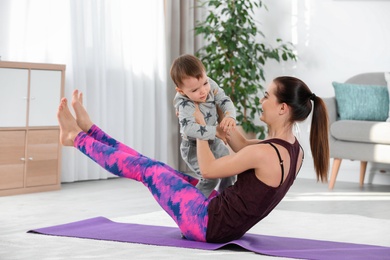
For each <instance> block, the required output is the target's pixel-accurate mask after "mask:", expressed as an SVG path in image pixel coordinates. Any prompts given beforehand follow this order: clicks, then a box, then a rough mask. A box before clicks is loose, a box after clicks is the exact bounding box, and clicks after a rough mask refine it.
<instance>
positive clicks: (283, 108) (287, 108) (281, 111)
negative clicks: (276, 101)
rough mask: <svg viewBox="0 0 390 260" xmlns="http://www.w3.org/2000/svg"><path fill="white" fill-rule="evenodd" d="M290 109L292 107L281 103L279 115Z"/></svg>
mask: <svg viewBox="0 0 390 260" xmlns="http://www.w3.org/2000/svg"><path fill="white" fill-rule="evenodd" d="M289 110H290V107H289V106H288V105H287V104H286V103H282V104H280V109H279V115H284V114H286V113H287V112H288V111H289Z"/></svg>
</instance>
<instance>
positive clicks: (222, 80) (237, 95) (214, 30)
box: [195, 0, 296, 138]
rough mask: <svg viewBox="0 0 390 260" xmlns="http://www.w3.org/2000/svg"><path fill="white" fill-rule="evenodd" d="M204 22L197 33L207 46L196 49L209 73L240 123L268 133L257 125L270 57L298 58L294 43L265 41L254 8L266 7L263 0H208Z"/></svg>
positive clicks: (253, 130)
mask: <svg viewBox="0 0 390 260" xmlns="http://www.w3.org/2000/svg"><path fill="white" fill-rule="evenodd" d="M200 3H201V6H200V7H202V8H207V11H208V15H207V17H206V19H205V20H204V21H197V23H196V26H195V34H196V35H202V36H203V39H204V40H205V43H206V44H205V45H204V46H203V47H202V48H201V49H199V50H198V51H197V52H196V56H197V57H198V58H200V59H201V60H202V62H203V63H204V65H205V67H206V70H207V74H208V76H209V77H210V78H212V79H213V80H215V81H216V82H217V83H218V84H219V85H220V86H221V87H222V88H223V89H224V91H225V92H226V94H227V95H229V96H230V98H231V99H232V101H233V102H234V104H235V105H236V108H237V123H238V124H239V125H241V126H242V128H243V130H244V131H245V132H246V133H249V132H254V133H256V134H257V135H259V136H260V138H261V137H264V135H265V128H264V126H259V125H256V124H255V120H256V117H257V115H258V114H259V112H260V111H261V104H260V98H259V92H261V91H263V90H264V87H263V85H262V82H264V81H265V76H264V65H265V63H266V61H267V60H270V59H271V60H276V61H278V62H280V61H281V60H284V61H287V60H289V59H290V60H294V61H295V60H296V55H295V54H294V52H293V46H292V44H291V43H288V42H287V43H285V42H283V41H282V40H281V39H277V40H276V45H277V46H276V47H272V46H270V45H268V44H266V43H265V42H263V40H264V38H265V36H264V34H263V33H262V31H260V30H259V28H258V27H257V25H256V22H255V17H254V11H255V8H258V9H260V8H265V9H266V10H267V7H266V6H265V5H264V3H263V1H261V0H206V1H204V0H203V1H200Z"/></svg>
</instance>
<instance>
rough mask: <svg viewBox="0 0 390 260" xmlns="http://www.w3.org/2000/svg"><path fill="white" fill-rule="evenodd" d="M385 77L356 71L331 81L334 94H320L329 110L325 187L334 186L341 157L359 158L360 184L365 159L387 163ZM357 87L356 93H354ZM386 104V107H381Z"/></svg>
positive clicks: (389, 129)
mask: <svg viewBox="0 0 390 260" xmlns="http://www.w3.org/2000/svg"><path fill="white" fill-rule="evenodd" d="M386 79H387V78H385V73H384V72H373V73H363V74H358V75H356V76H353V77H352V78H350V79H348V80H347V81H346V82H344V83H337V82H333V83H332V85H333V87H334V88H335V96H334V97H329V98H324V101H325V104H326V106H327V110H328V113H329V127H330V129H329V130H330V131H329V145H330V157H331V158H333V165H332V167H331V174H330V180H329V186H328V187H329V189H333V188H334V186H335V183H336V178H337V175H338V172H339V168H340V165H341V162H342V160H343V159H348V160H354V161H360V180H359V183H360V186H363V184H364V177H365V173H366V168H367V162H371V163H378V164H384V165H387V164H390V122H386V117H387V121H390V108H389V87H390V86H389V85H388V82H387V81H386ZM388 81H390V79H388ZM357 90H359V91H360V92H359V93H360V94H359V93H357V94H356V93H355V91H357ZM348 91H349V92H348ZM351 93H352V94H351ZM359 95H360V97H359ZM375 95H376V96H375ZM386 95H387V96H386ZM359 98H360V99H361V100H359ZM369 99H371V101H370V100H369ZM386 100H387V104H386ZM349 102H355V103H354V104H352V103H349ZM367 102H368V103H369V104H367ZM343 106H344V107H343ZM386 106H387V111H383V110H384V109H385V110H386ZM351 108H352V109H351ZM341 109H343V110H344V111H341ZM359 109H360V111H357V112H356V110H359ZM361 109H363V110H361ZM379 109H381V111H379ZM345 110H350V111H345ZM367 111H370V112H367ZM386 112H387V115H386V114H384V113H386ZM342 113H343V114H342ZM348 113H355V115H348ZM367 113H368V115H364V114H367ZM365 116H366V117H367V118H366V117H365ZM354 117H356V118H354ZM370 117H373V118H370Z"/></svg>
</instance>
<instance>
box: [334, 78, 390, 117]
mask: <svg viewBox="0 0 390 260" xmlns="http://www.w3.org/2000/svg"><path fill="white" fill-rule="evenodd" d="M332 85H333V87H334V90H335V96H336V103H337V111H338V116H339V119H340V120H368V121H386V119H387V118H388V115H389V92H388V90H387V87H386V86H378V85H358V84H351V83H338V82H332Z"/></svg>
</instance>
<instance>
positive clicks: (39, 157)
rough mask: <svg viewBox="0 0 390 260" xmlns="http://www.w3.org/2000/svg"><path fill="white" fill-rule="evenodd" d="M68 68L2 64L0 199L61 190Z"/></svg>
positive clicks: (0, 78)
mask: <svg viewBox="0 0 390 260" xmlns="http://www.w3.org/2000/svg"><path fill="white" fill-rule="evenodd" d="M64 83H65V65H58V64H41V63H24V62H4V61H0V196H2V195H13V194H21V193H29V192H39V191H49V190H56V189H59V188H60V183H61V175H60V162H61V146H60V144H59V127H58V122H57V117H56V111H57V108H58V105H59V101H60V99H61V97H62V96H63V92H64Z"/></svg>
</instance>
